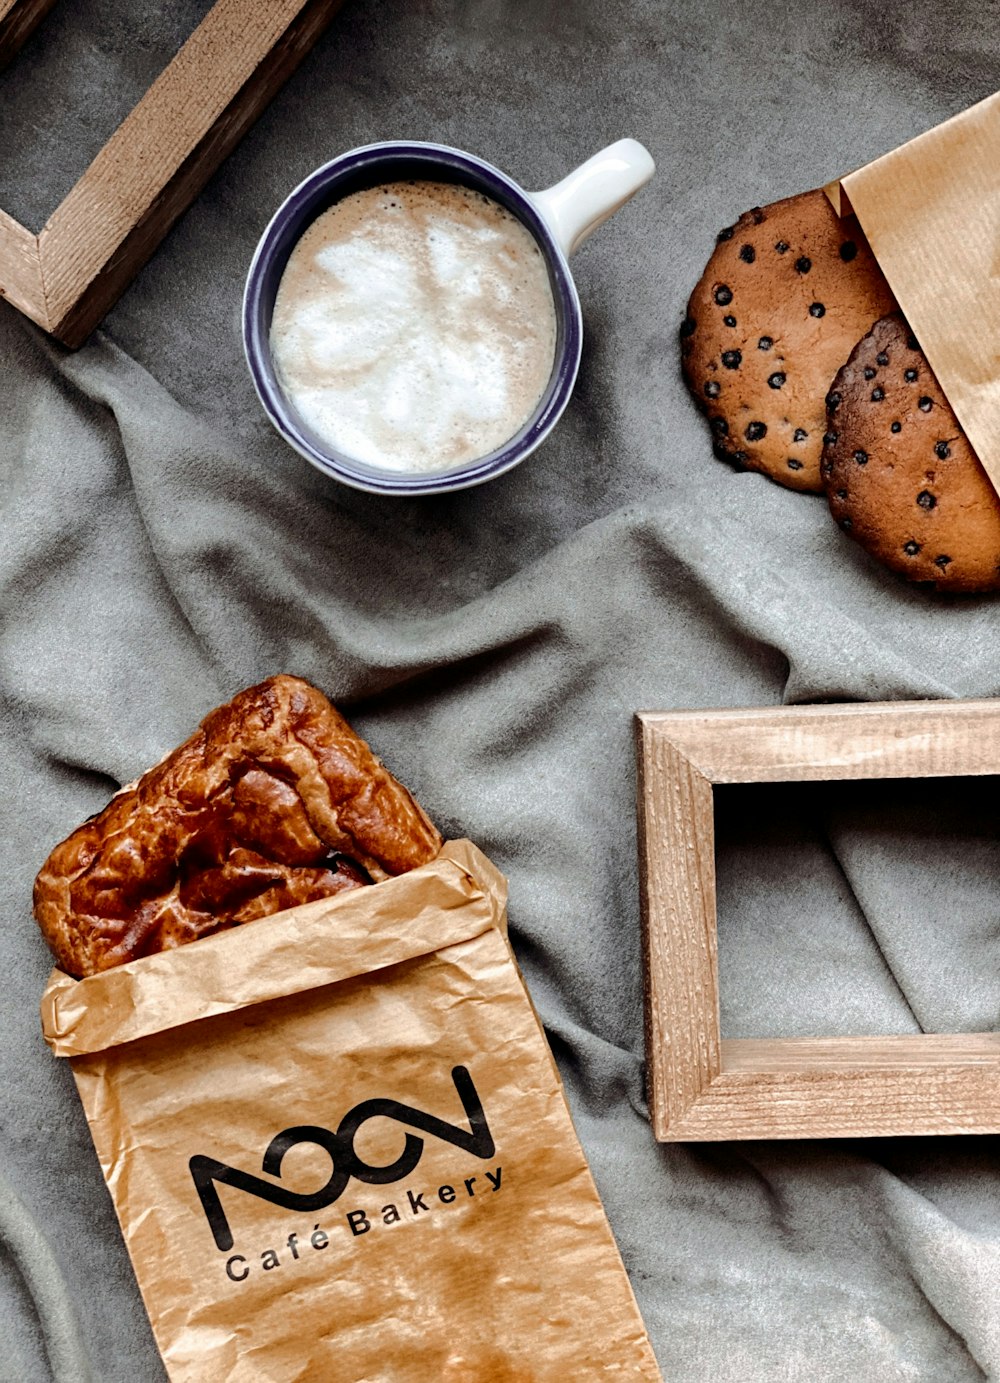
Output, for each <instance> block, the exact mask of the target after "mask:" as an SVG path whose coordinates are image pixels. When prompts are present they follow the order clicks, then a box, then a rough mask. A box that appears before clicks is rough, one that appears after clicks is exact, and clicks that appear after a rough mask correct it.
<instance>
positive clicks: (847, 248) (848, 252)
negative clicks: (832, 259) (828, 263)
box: [840, 240, 858, 264]
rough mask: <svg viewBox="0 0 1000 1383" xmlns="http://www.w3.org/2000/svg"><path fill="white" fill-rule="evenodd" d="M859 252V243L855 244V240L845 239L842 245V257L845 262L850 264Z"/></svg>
mask: <svg viewBox="0 0 1000 1383" xmlns="http://www.w3.org/2000/svg"><path fill="white" fill-rule="evenodd" d="M857 253H858V247H857V245H855V243H854V241H853V240H845V241H844V243H843V245H841V247H840V257H841V259H842V260H843V261H844V263H845V264H850V262H851V260H852V259H854V257H855V256H856V255H857Z"/></svg>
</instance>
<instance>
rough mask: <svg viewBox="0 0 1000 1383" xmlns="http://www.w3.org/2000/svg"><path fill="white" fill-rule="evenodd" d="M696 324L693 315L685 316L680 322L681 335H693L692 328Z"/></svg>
mask: <svg viewBox="0 0 1000 1383" xmlns="http://www.w3.org/2000/svg"><path fill="white" fill-rule="evenodd" d="M697 325H698V323H697V322H696V321H695V319H694V318H693V317H685V318H684V320H683V322H681V336H682V337H684V336H691V335H693V334H694V329H695V327H696V326H697Z"/></svg>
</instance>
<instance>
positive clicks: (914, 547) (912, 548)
mask: <svg viewBox="0 0 1000 1383" xmlns="http://www.w3.org/2000/svg"><path fill="white" fill-rule="evenodd" d="M903 551H904V552H905V553H906V555H907V557H916V555H917V553H918V552H919V551H920V544H919V543H915V542H914V541H913V539H912V538H911V539H910V541H909V542H908V543H904V544H903Z"/></svg>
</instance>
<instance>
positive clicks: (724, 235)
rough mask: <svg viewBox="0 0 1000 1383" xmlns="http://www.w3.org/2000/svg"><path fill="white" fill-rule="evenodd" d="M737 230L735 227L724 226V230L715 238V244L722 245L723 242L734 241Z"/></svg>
mask: <svg viewBox="0 0 1000 1383" xmlns="http://www.w3.org/2000/svg"><path fill="white" fill-rule="evenodd" d="M735 229H736V227H735V226H723V227H722V230H720V231H719V234H718V235H717V236H716V237H715V243H716V244H717V245H721V244H722V242H723V240H732V238H733V231H734V230H735Z"/></svg>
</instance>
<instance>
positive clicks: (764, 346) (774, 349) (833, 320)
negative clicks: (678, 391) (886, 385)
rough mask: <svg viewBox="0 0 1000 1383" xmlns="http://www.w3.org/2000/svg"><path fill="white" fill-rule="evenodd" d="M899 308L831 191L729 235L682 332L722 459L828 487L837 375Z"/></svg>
mask: <svg viewBox="0 0 1000 1383" xmlns="http://www.w3.org/2000/svg"><path fill="white" fill-rule="evenodd" d="M894 306H895V302H894V299H893V296H892V293H891V291H890V289H889V286H888V284H887V283H886V281H885V279H884V278H883V277H882V271H881V270H880V269H879V267H878V265H877V264H876V262H875V259H874V256H873V255H872V252H871V250H870V249H869V248H868V244H867V242H866V241H865V238H864V236H863V234H862V232H861V229H860V227H859V225H858V223H857V221H856V220H855V218H854V217H850V218H845V219H841V218H840V217H839V216H837V214H836V212H835V211H834V210H833V207H832V206H831V205H830V202H829V200H828V199H827V197H826V194H825V193H824V192H822V191H816V192H805V193H803V194H802V195H801V196H798V197H788V198H786V199H785V200H784V201H781V202H774V203H772V204H771V205H770V206H766V207H755V208H754V209H753V210H752V211H748V212H745V213H744V214H743V215H742V216H741V217H740V219H739V220H738V221H737V222H736V224H735V225H734V226H728V227H727V228H726V229H725V230H723V231H721V232H720V234H719V239H718V243H717V245H716V248H715V250H714V251H713V253H712V257H711V259H710V260H709V261H708V265H707V266H706V269H705V272H704V274H703V275H702V277H701V281H700V282H699V284H698V286H697V287H696V288H695V290H694V292H693V293H692V294H691V299H690V302H689V303H688V312H687V317H686V318H685V320H684V324H683V326H682V327H681V354H682V357H683V367H684V378H685V380H686V381H687V385H688V388H689V389H690V390H691V393H692V394H693V395H694V398H695V400H696V401H697V403H698V405H699V407H700V408H701V409H702V411H703V412H704V413H705V414H706V415H707V416H708V419H709V422H710V425H711V428H712V433H713V435H714V439H715V451H716V455H718V456H721V457H723V458H725V459H727V460H729V461H732V462H735V463H736V464H737V465H740V466H745V467H749V468H750V469H751V470H755V471H763V472H764V474H765V475H769V476H770V477H771V478H772V480H777V481H778V482H779V484H782V485H787V486H789V487H790V488H792V489H794V490H812V491H816V492H818V491H821V490H822V488H823V486H822V481H821V478H820V454H821V451H822V446H823V433H824V431H825V422H826V410H825V405H824V399H825V397H826V394H827V391H828V390H829V388H830V381H831V380H832V379H833V376H834V375H835V374H836V372H837V370H838V369H839V368H840V367H841V365H843V363H844V361H845V360H846V359H847V357H848V355H849V354H850V352H851V350H852V348H853V347H854V346H855V344H856V343H857V341H858V338H859V337H860V336H862V335H863V334H864V333H865V332H866V331H867V330H868V328H869V327H870V326H871V325H872V323H873V322H874V321H875V320H876V318H878V317H882V316H884V315H885V313H887V312H890V311H891V310H892V308H893V307H894Z"/></svg>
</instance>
